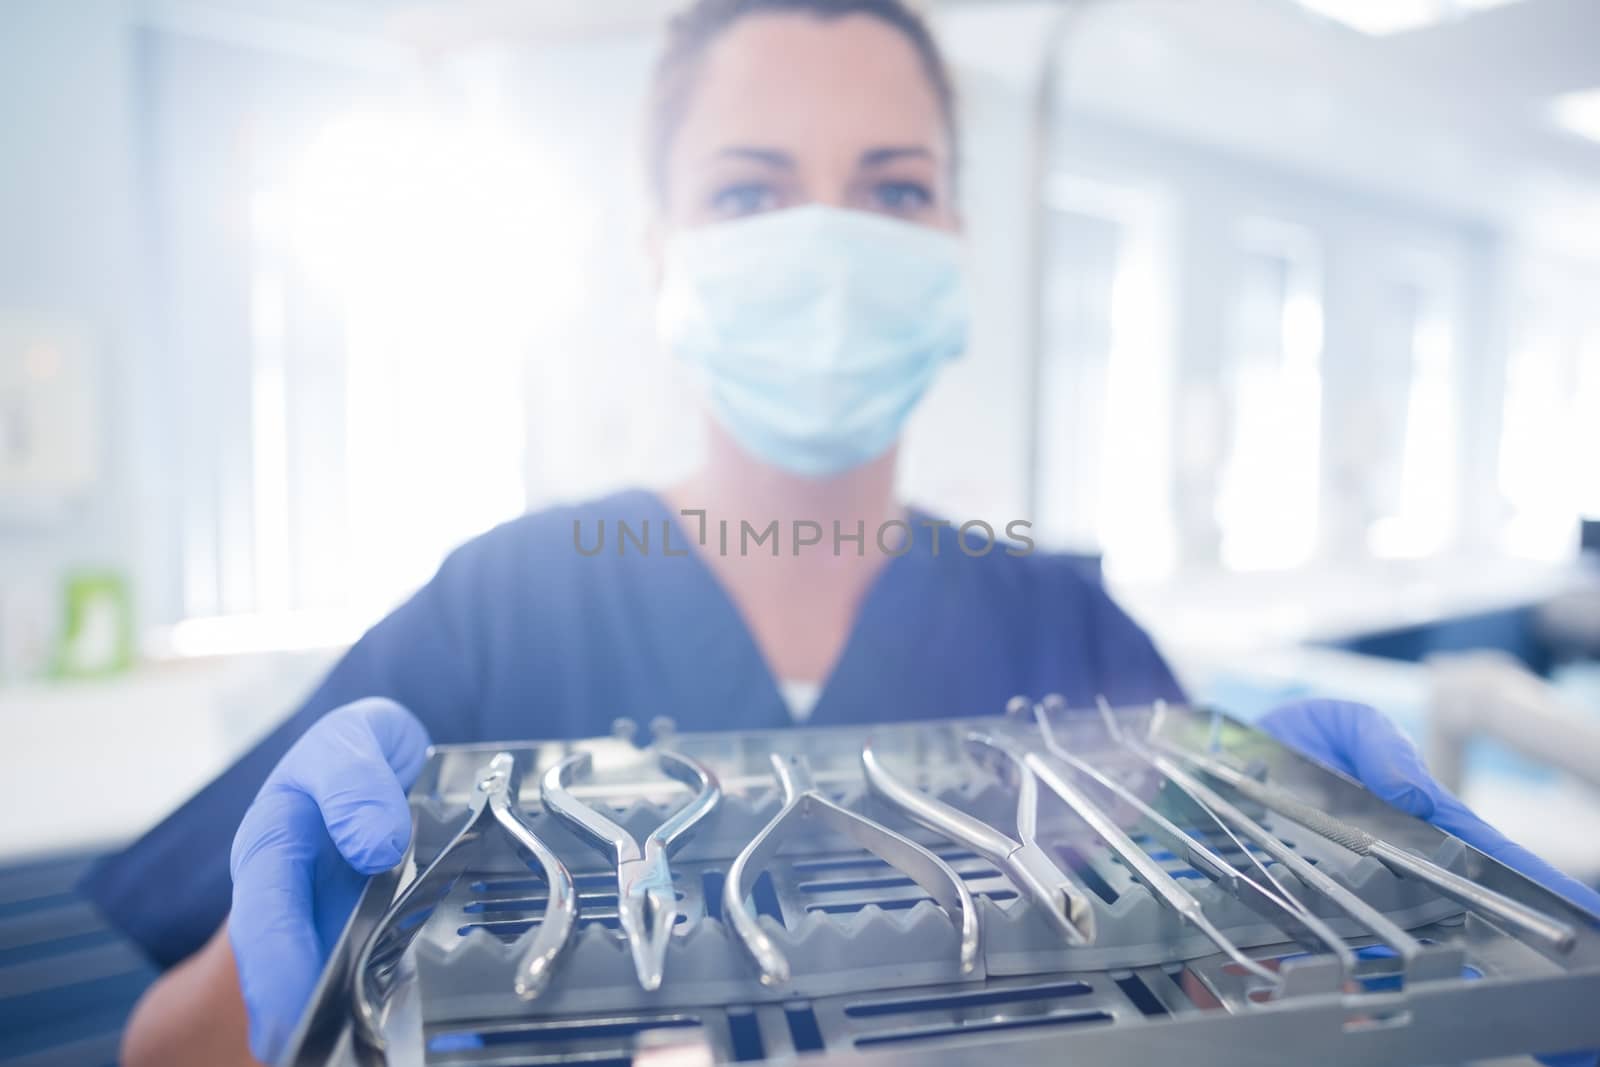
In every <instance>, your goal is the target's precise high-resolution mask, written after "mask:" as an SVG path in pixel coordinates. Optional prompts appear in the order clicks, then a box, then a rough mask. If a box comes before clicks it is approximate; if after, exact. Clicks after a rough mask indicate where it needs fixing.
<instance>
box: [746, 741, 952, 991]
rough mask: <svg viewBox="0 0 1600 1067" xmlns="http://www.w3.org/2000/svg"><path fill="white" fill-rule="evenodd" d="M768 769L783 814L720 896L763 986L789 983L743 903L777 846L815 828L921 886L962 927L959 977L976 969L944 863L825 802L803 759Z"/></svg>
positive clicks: (784, 964) (778, 956) (756, 840)
mask: <svg viewBox="0 0 1600 1067" xmlns="http://www.w3.org/2000/svg"><path fill="white" fill-rule="evenodd" d="M772 770H773V773H774V774H776V775H777V778H778V783H779V785H781V786H782V788H783V807H782V808H781V809H780V810H779V811H778V814H777V815H774V816H773V817H772V820H771V821H770V822H768V823H767V825H766V826H764V827H762V829H761V832H760V833H758V834H757V835H756V836H755V837H753V838H752V839H751V840H750V843H749V844H747V845H746V846H745V847H744V849H743V850H742V851H741V852H740V853H739V855H738V857H737V858H736V859H735V860H734V861H733V863H732V865H731V866H729V867H728V876H727V881H726V882H725V883H724V885H723V895H722V913H723V915H724V916H725V917H726V918H727V919H728V920H729V921H730V922H731V923H732V924H733V928H734V931H735V932H736V933H737V934H738V935H739V939H740V941H742V942H743V943H744V947H745V949H746V950H748V951H749V953H750V956H751V958H752V959H753V960H755V964H756V967H757V968H759V969H760V971H761V982H762V984H763V985H768V986H778V985H782V984H783V983H785V982H787V981H788V980H789V961H788V959H787V958H785V956H784V955H783V953H782V952H781V951H779V949H778V946H777V945H775V944H773V943H772V938H770V937H768V936H767V933H766V931H765V930H763V929H761V924H760V923H759V922H757V921H756V916H755V912H754V910H753V909H751V908H750V907H749V905H748V904H747V903H746V901H747V900H748V899H749V896H750V890H751V887H752V884H753V883H754V881H755V878H756V876H757V875H758V874H759V873H760V872H761V871H762V870H763V869H765V867H766V866H767V864H768V863H770V862H771V860H772V858H773V857H774V856H776V855H777V853H778V849H779V848H781V847H782V844H783V835H784V833H785V832H787V831H790V830H803V829H804V828H805V827H806V824H808V823H811V822H813V821H814V822H818V823H821V824H823V825H824V826H825V827H826V828H827V829H829V830H833V831H835V832H836V833H840V834H843V835H844V836H845V837H848V838H849V839H850V840H851V841H854V842H855V843H856V844H858V845H860V846H861V847H862V848H864V849H866V850H867V851H869V852H871V853H873V854H874V855H876V856H877V857H878V858H880V859H882V860H883V861H884V862H885V863H887V864H889V865H890V866H891V867H894V868H895V869H896V870H899V871H901V872H902V873H904V874H905V875H906V876H907V877H908V878H910V879H911V880H912V881H913V882H916V883H917V885H919V886H921V887H922V889H923V891H924V892H926V893H927V894H928V895H929V896H930V897H932V898H933V899H934V900H935V901H937V902H938V904H939V906H940V907H942V908H943V909H944V910H945V912H946V913H948V914H949V916H950V919H951V921H952V922H955V923H957V924H958V925H959V927H960V931H961V947H960V966H961V973H963V974H968V973H971V972H972V971H973V969H974V968H976V967H977V964H978V913H977V911H976V909H974V908H973V906H972V894H971V893H970V892H969V891H968V890H967V886H966V883H965V882H963V881H962V880H961V877H960V876H959V875H957V874H956V872H955V871H953V870H952V869H951V868H950V865H949V864H947V863H946V862H945V861H944V860H942V859H940V858H939V857H938V856H936V855H934V854H933V853H932V852H931V851H929V850H928V849H926V848H924V847H922V846H921V845H919V844H917V843H916V842H915V841H913V840H911V839H910V838H909V837H906V836H904V835H902V834H898V833H895V832H894V831H893V830H891V829H889V828H888V827H887V826H884V825H882V824H881V823H878V822H874V821H873V820H872V819H869V818H867V817H866V816H864V815H860V814H857V813H856V812H853V811H851V810H850V809H849V808H846V807H844V806H842V805H840V804H836V803H834V802H833V801H832V800H830V799H828V798H827V797H826V796H824V795H823V794H822V792H821V791H820V790H818V789H817V786H816V782H815V781H814V780H813V779H812V776H811V767H810V765H809V764H808V763H807V762H806V759H805V757H804V756H800V755H782V754H780V753H777V752H774V753H772Z"/></svg>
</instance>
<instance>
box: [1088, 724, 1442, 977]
mask: <svg viewBox="0 0 1600 1067" xmlns="http://www.w3.org/2000/svg"><path fill="white" fill-rule="evenodd" d="M1100 710H1101V714H1102V715H1103V716H1104V717H1105V720H1106V729H1107V732H1108V733H1110V734H1111V735H1112V737H1113V738H1114V739H1115V740H1116V741H1117V743H1118V744H1120V745H1121V746H1122V747H1123V748H1124V749H1126V750H1127V751H1129V752H1131V753H1133V754H1134V755H1135V756H1137V757H1138V758H1139V759H1141V760H1143V761H1144V762H1146V763H1148V764H1149V765H1150V766H1151V767H1153V768H1154V769H1155V770H1156V771H1158V772H1159V773H1160V774H1161V775H1162V776H1163V777H1164V778H1166V780H1167V781H1168V782H1170V783H1172V785H1173V787H1174V788H1176V789H1178V790H1179V791H1180V792H1182V793H1185V794H1187V795H1188V796H1189V797H1191V798H1192V799H1193V800H1194V801H1195V803H1197V804H1199V805H1201V806H1202V807H1204V808H1206V809H1208V810H1209V811H1211V812H1212V813H1213V814H1214V815H1215V816H1216V817H1217V818H1218V820H1219V821H1225V822H1227V823H1230V824H1232V825H1233V826H1234V827H1235V828H1236V829H1238V830H1239V831H1240V832H1242V833H1243V834H1244V835H1245V836H1246V837H1248V838H1250V839H1251V840H1252V841H1254V842H1255V843H1256V844H1257V845H1258V846H1260V847H1261V848H1262V849H1263V850H1264V851H1265V852H1266V853H1267V854H1268V855H1270V856H1271V857H1272V858H1273V859H1275V860H1277V861H1278V862H1279V863H1281V864H1283V865H1284V866H1285V867H1286V868H1288V869H1289V871H1290V872H1291V873H1292V874H1294V876H1295V877H1296V878H1299V879H1300V881H1301V882H1303V883H1305V885H1306V886H1307V888H1309V889H1311V890H1312V891H1314V892H1316V893H1318V894H1320V895H1321V896H1323V897H1325V898H1326V899H1328V900H1329V901H1331V902H1332V903H1334V904H1336V905H1337V906H1338V907H1339V908H1340V909H1341V910H1343V911H1344V912H1345V913H1346V914H1348V915H1349V916H1350V917H1351V918H1353V919H1355V920H1356V921H1357V922H1359V923H1361V925H1363V926H1365V927H1366V928H1367V929H1368V930H1370V931H1372V933H1373V934H1375V935H1376V936H1377V937H1378V938H1380V939H1381V940H1382V941H1384V942H1385V943H1386V944H1388V945H1389V946H1390V947H1391V948H1393V949H1394V950H1395V952H1397V953H1399V955H1400V957H1401V959H1402V960H1403V961H1404V962H1405V965H1406V966H1407V967H1408V968H1409V967H1410V966H1411V965H1412V964H1413V963H1414V962H1415V961H1416V960H1417V959H1418V958H1419V957H1420V956H1421V955H1422V954H1423V946H1422V944H1421V942H1419V941H1418V940H1417V939H1416V938H1414V937H1412V936H1411V935H1410V934H1409V933H1407V932H1406V931H1405V930H1404V929H1402V928H1401V927H1400V925H1399V924H1398V923H1396V922H1395V921H1394V920H1392V919H1390V918H1389V917H1388V916H1386V915H1384V914H1383V912H1381V911H1379V910H1378V909H1377V908H1374V907H1373V906H1372V905H1371V904H1368V903H1367V902H1366V901H1364V900H1362V899H1361V897H1360V896H1358V895H1357V894H1355V893H1353V892H1351V891H1350V890H1349V889H1346V888H1345V887H1344V886H1342V885H1340V884H1339V883H1338V882H1336V881H1334V880H1333V879H1332V878H1331V877H1329V876H1328V875H1327V874H1325V873H1323V872H1322V871H1321V870H1319V869H1318V868H1317V866H1316V865H1315V864H1313V863H1311V862H1310V861H1308V860H1307V859H1306V858H1305V857H1304V856H1302V855H1300V854H1299V853H1298V852H1296V851H1295V850H1294V849H1292V848H1290V847H1289V846H1288V845H1285V844H1284V843H1283V842H1282V841H1280V840H1279V839H1278V837H1277V835H1276V834H1274V833H1273V832H1272V831H1270V830H1268V829H1267V828H1266V827H1264V826H1262V825H1261V824H1260V823H1258V822H1256V821H1255V820H1254V819H1252V818H1250V816H1248V815H1246V814H1245V813H1244V812H1243V811H1240V810H1239V808H1238V807H1237V806H1236V805H1234V804H1233V803H1232V802H1230V801H1229V800H1228V799H1227V798H1225V797H1223V796H1221V795H1220V794H1218V793H1217V792H1216V791H1215V790H1214V789H1212V788H1211V787H1210V786H1208V785H1206V784H1205V783H1204V782H1201V781H1200V780H1199V779H1197V778H1195V777H1194V776H1193V775H1191V774H1190V773H1189V772H1188V771H1186V770H1185V769H1184V768H1183V767H1182V766H1180V765H1179V764H1178V763H1177V762H1176V761H1174V760H1173V759H1172V758H1170V757H1168V756H1165V755H1163V754H1161V753H1160V752H1157V751H1155V750H1153V749H1151V748H1149V747H1147V746H1145V745H1144V744H1143V743H1142V742H1140V741H1136V740H1134V739H1133V738H1131V737H1129V736H1128V735H1127V734H1126V733H1125V732H1124V731H1123V730H1122V729H1121V728H1120V727H1119V726H1118V725H1117V723H1116V720H1115V717H1114V716H1113V715H1112V714H1111V713H1110V712H1109V710H1108V709H1107V708H1105V707H1104V706H1102V707H1101V709H1100Z"/></svg>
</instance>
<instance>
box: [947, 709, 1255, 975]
mask: <svg viewBox="0 0 1600 1067" xmlns="http://www.w3.org/2000/svg"><path fill="white" fill-rule="evenodd" d="M967 744H968V747H969V750H975V751H974V754H975V755H978V756H979V757H980V758H982V755H983V753H984V752H985V751H987V752H994V753H998V754H1000V755H1001V756H1002V757H1003V758H1002V759H1000V760H998V761H995V762H996V763H997V765H998V770H999V772H1000V773H1002V774H1005V773H1008V769H1009V768H1014V767H1018V766H1025V767H1026V768H1027V769H1028V770H1030V771H1032V772H1033V773H1034V774H1035V775H1036V776H1037V777H1038V779H1039V781H1040V782H1041V783H1043V785H1044V787H1045V788H1046V789H1048V790H1050V792H1052V793H1054V794H1055V795H1056V797H1057V798H1058V799H1059V800H1060V801H1061V802H1062V803H1063V804H1065V805H1066V806H1067V807H1069V808H1071V809H1072V811H1073V813H1074V814H1076V815H1077V816H1078V818H1080V819H1082V820H1083V821H1084V822H1085V823H1087V824H1088V825H1089V828H1090V829H1091V830H1093V831H1094V832H1095V833H1096V834H1097V835H1099V837H1100V839H1101V840H1102V841H1104V842H1105V843H1106V846H1107V847H1108V848H1110V849H1111V851H1113V852H1115V853H1116V854H1117V855H1118V856H1120V857H1122V861H1123V862H1124V863H1126V864H1127V865H1128V869H1129V870H1131V871H1132V872H1133V873H1134V875H1135V876H1136V877H1137V878H1138V879H1139V880H1140V881H1141V882H1143V883H1144V884H1145V886H1146V887H1147V888H1148V889H1149V890H1150V892H1152V893H1154V894H1155V895H1156V896H1157V897H1158V898H1160V899H1161V900H1163V901H1165V902H1166V904H1167V906H1168V907H1170V908H1171V909H1172V910H1173V911H1175V912H1177V913H1178V915H1179V916H1181V917H1182V918H1183V920H1184V921H1185V922H1187V923H1189V924H1190V925H1191V926H1193V927H1194V928H1195V929H1196V930H1199V931H1200V932H1201V933H1202V934H1204V935H1205V936H1206V937H1207V938H1209V939H1210V941H1211V943H1212V944H1214V945H1216V946H1217V948H1218V949H1220V950H1221V951H1222V952H1223V953H1224V954H1225V955H1226V956H1227V957H1228V958H1229V959H1231V960H1233V962H1235V963H1237V964H1238V965H1239V966H1240V967H1242V968H1244V969H1245V970H1246V971H1248V972H1250V973H1251V974H1253V975H1255V976H1256V977H1257V978H1263V979H1265V980H1266V981H1267V982H1269V983H1271V984H1272V985H1277V984H1278V982H1279V978H1278V975H1277V974H1276V973H1275V972H1273V971H1270V970H1268V969H1267V968H1265V967H1263V966H1262V965H1261V964H1259V963H1257V962H1256V961H1255V960H1253V959H1251V958H1250V957H1249V956H1247V955H1245V954H1244V952H1243V951H1242V950H1241V949H1240V948H1239V946H1238V945H1235V944H1234V943H1233V942H1232V941H1230V940H1228V938H1227V937H1226V936H1224V935H1223V933H1222V931H1221V930H1219V929H1217V926H1216V924H1215V923H1213V922H1212V921H1211V920H1210V919H1209V918H1207V917H1206V913H1205V908H1204V907H1203V906H1202V905H1201V903H1200V901H1198V900H1196V899H1195V897H1194V894H1192V893H1190V892H1189V891H1188V890H1187V889H1185V888H1183V886H1181V885H1179V884H1178V880H1177V879H1176V878H1174V877H1172V875H1170V874H1168V873H1167V870H1166V868H1164V867H1162V866H1161V864H1159V863H1157V862H1156V861H1155V860H1154V859H1152V858H1151V857H1150V854H1149V853H1148V852H1146V851H1145V850H1144V849H1142V848H1140V847H1139V845H1138V843H1137V842H1136V841H1134V840H1133V838H1131V837H1129V836H1128V834H1127V832H1126V831H1124V830H1123V829H1122V827H1120V826H1118V825H1117V823H1116V821H1115V820H1113V819H1112V818H1111V816H1110V815H1108V814H1106V812H1105V811H1104V810H1102V809H1101V808H1100V806H1099V805H1098V804H1096V803H1095V802H1094V801H1092V800H1090V799H1089V797H1088V796H1087V795H1086V794H1084V793H1083V792H1082V791H1081V790H1079V789H1078V787H1077V786H1075V785H1073V784H1072V783H1071V782H1069V781H1067V779H1066V778H1065V776H1063V775H1062V774H1061V773H1060V772H1059V771H1057V770H1056V769H1055V767H1053V766H1051V765H1050V763H1049V762H1048V761H1047V760H1045V759H1044V758H1043V757H1042V756H1040V755H1039V754H1038V753H1037V752H1021V751H1019V750H1018V749H1016V748H1015V747H1013V746H1012V745H1011V743H1010V742H1008V741H1003V740H1001V739H999V738H997V737H994V736H993V735H989V734H979V733H972V734H968V735H967Z"/></svg>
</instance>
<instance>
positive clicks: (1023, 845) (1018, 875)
mask: <svg viewBox="0 0 1600 1067" xmlns="http://www.w3.org/2000/svg"><path fill="white" fill-rule="evenodd" d="M974 736H976V735H968V740H969V742H970V741H971V739H972V737H974ZM1006 755H1008V756H1009V755H1011V753H1006ZM861 768H862V770H863V771H864V772H865V773H866V776H867V784H868V785H869V786H870V787H871V788H872V790H873V791H874V792H875V793H877V794H878V795H879V796H881V797H882V798H883V799H884V800H886V801H888V802H889V803H890V804H892V805H894V806H895V807H897V808H899V809H900V810H901V811H902V812H904V813H905V814H906V815H907V816H909V817H910V818H912V819H914V820H916V821H917V822H919V823H921V824H922V825H923V826H926V827H928V828H929V829H930V830H934V831H936V832H938V833H941V834H944V835H945V836H946V837H948V838H950V840H952V841H955V842H957V843H959V844H963V845H966V846H967V847H968V848H970V849H972V850H973V851H974V852H976V853H978V854H979V855H980V856H982V857H984V858H985V859H987V860H988V861H989V862H990V863H993V864H994V865H995V866H996V867H998V868H1000V870H1001V872H1002V873H1003V874H1005V876H1006V877H1007V878H1008V879H1010V880H1011V882H1012V883H1013V884H1014V885H1015V886H1016V887H1017V889H1018V890H1019V891H1020V892H1021V893H1023V894H1024V895H1025V896H1027V897H1028V898H1029V899H1031V900H1032V901H1033V902H1034V903H1035V904H1036V905H1038V906H1039V907H1040V909H1041V910H1042V911H1043V912H1044V913H1045V915H1046V916H1047V917H1048V919H1049V921H1050V923H1051V925H1052V926H1054V927H1055V928H1056V929H1057V930H1058V931H1059V932H1060V933H1061V936H1062V937H1063V938H1064V939H1066V941H1067V943H1068V944H1071V945H1085V944H1088V943H1090V942H1092V941H1093V940H1094V909H1093V907H1092V906H1091V905H1090V904H1089V898H1088V896H1086V895H1085V894H1084V892H1083V890H1081V889H1079V888H1078V886H1077V885H1076V884H1074V882H1073V881H1072V877H1071V875H1069V874H1068V873H1067V872H1066V871H1064V870H1062V869H1061V868H1060V867H1059V866H1058V865H1057V864H1056V863H1055V861H1054V860H1052V859H1051V858H1050V856H1049V854H1048V853H1046V852H1045V850H1044V849H1043V848H1041V847H1040V845H1039V842H1038V840H1037V829H1038V824H1039V782H1038V779H1037V778H1035V777H1034V774H1033V771H1032V770H1030V769H1029V768H1028V766H1027V765H1026V764H1025V763H1021V762H1018V763H1016V764H1015V771H1016V781H1017V837H1018V838H1019V840H1012V839H1011V838H1009V837H1007V836H1006V835H1005V834H1003V833H1001V832H1000V831H999V830H996V829H995V828H994V827H992V826H990V825H989V824H988V823H985V822H983V821H982V820H980V819H976V818H973V817H972V816H971V815H968V814H967V813H966V812H964V811H960V810H958V809H956V808H953V807H951V806H950V805H949V804H946V803H944V802H943V801H942V800H936V799H935V798H933V797H930V796H928V794H926V793H924V792H922V790H920V789H915V788H913V787H912V786H910V785H907V784H906V783H905V782H902V781H901V780H900V779H898V778H896V777H895V776H894V775H893V774H891V773H889V771H888V769H887V768H885V767H884V766H883V764H882V763H881V762H879V760H878V755H877V752H876V751H875V750H874V749H873V747H872V741H871V740H870V739H869V740H868V741H867V743H866V744H865V745H863V746H862V748H861Z"/></svg>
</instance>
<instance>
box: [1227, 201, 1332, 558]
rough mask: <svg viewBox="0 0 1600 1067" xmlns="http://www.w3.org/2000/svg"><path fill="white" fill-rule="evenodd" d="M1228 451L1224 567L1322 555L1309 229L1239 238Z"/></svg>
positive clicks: (1318, 279)
mask: <svg viewBox="0 0 1600 1067" xmlns="http://www.w3.org/2000/svg"><path fill="white" fill-rule="evenodd" d="M1241 244H1242V248H1241V252H1242V257H1241V268H1242V273H1241V283H1240V291H1239V294H1238V299H1239V303H1238V306H1237V307H1236V309H1235V317H1234V318H1235V321H1234V341H1233V349H1234V351H1233V356H1232V368H1231V375H1230V379H1231V380H1230V386H1231V390H1232V398H1231V401H1232V402H1231V408H1232V411H1233V416H1232V427H1231V434H1230V436H1231V438H1232V440H1231V442H1230V446H1229V449H1228V454H1227V458H1226V460H1225V461H1224V464H1223V471H1222V475H1221V483H1220V487H1219V491H1218V494H1217V500H1216V517H1217V523H1218V526H1219V527H1220V528H1221V531H1222V545H1221V555H1222V563H1223V566H1225V567H1227V568H1228V569H1229V570H1235V571H1263V570H1287V569H1290V568H1293V567H1298V566H1301V565H1303V564H1305V563H1306V562H1308V561H1309V560H1310V559H1311V556H1312V554H1313V552H1314V551H1315V549H1316V543H1317V531H1318V500H1319V497H1320V494H1321V485H1322V483H1321V477H1320V464H1321V432H1322V429H1321V428H1322V417H1321V416H1322V340H1323V336H1322V335H1323V322H1322V272H1321V263H1320V254H1319V249H1318V248H1317V245H1316V241H1315V238H1314V236H1313V235H1312V234H1311V233H1310V232H1309V231H1307V230H1305V229H1303V228H1301V227H1298V226H1294V225H1290V224H1287V223H1279V222H1274V221H1271V220H1267V219H1253V220H1250V221H1249V223H1248V224H1247V225H1246V226H1245V228H1244V233H1243V234H1242V241H1241Z"/></svg>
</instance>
